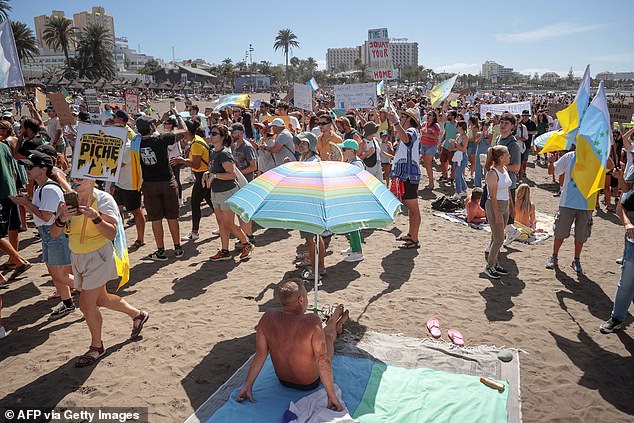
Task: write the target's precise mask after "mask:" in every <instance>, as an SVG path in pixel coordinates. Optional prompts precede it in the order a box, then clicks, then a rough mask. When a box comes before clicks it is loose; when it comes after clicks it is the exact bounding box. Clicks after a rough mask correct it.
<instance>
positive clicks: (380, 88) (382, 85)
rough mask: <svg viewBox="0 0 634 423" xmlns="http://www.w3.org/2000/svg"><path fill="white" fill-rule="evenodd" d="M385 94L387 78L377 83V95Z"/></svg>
mask: <svg viewBox="0 0 634 423" xmlns="http://www.w3.org/2000/svg"><path fill="white" fill-rule="evenodd" d="M383 94H385V80H383V79H382V80H381V82H379V83H378V84H376V95H383Z"/></svg>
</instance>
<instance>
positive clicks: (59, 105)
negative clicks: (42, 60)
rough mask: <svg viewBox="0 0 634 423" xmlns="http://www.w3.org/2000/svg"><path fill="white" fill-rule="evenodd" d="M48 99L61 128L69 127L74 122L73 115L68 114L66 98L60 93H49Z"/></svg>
mask: <svg viewBox="0 0 634 423" xmlns="http://www.w3.org/2000/svg"><path fill="white" fill-rule="evenodd" d="M48 99H49V100H51V104H52V105H53V107H54V108H55V113H57V117H58V118H59V123H60V125H62V126H65V125H71V124H73V123H74V122H75V119H73V114H72V113H71V112H70V108H69V107H68V103H67V102H66V97H64V94H62V93H50V94H49V95H48Z"/></svg>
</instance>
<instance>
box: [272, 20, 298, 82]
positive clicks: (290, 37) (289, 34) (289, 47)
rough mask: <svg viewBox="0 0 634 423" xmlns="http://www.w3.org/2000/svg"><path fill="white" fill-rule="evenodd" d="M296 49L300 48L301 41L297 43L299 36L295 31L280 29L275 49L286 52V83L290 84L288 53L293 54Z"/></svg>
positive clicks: (274, 45)
mask: <svg viewBox="0 0 634 423" xmlns="http://www.w3.org/2000/svg"><path fill="white" fill-rule="evenodd" d="M293 47H294V48H299V41H297V36H296V35H295V34H293V31H291V30H290V29H280V31H279V32H278V33H277V37H275V43H274V44H273V49H274V50H275V51H278V50H280V49H281V50H282V51H284V56H285V58H286V81H287V82H289V79H288V53H289V51H290V52H291V53H292V52H293Z"/></svg>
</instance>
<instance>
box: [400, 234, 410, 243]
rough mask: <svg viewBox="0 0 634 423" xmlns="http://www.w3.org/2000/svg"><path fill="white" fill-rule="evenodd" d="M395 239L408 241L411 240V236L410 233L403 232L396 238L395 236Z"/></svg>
mask: <svg viewBox="0 0 634 423" xmlns="http://www.w3.org/2000/svg"><path fill="white" fill-rule="evenodd" d="M396 240H397V241H405V242H409V241H412V236H411V235H410V234H405V235H401V236H399V237H398V238H396Z"/></svg>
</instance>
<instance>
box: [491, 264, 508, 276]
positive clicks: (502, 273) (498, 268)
mask: <svg viewBox="0 0 634 423" xmlns="http://www.w3.org/2000/svg"><path fill="white" fill-rule="evenodd" d="M494 269H495V273H497V274H498V275H500V276H505V275H508V274H509V272H508V271H507V270H506V269H505V268H503V267H502V266H500V265H499V264H496V265H495V267H494Z"/></svg>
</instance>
